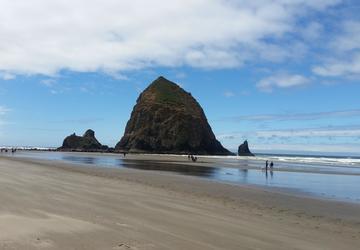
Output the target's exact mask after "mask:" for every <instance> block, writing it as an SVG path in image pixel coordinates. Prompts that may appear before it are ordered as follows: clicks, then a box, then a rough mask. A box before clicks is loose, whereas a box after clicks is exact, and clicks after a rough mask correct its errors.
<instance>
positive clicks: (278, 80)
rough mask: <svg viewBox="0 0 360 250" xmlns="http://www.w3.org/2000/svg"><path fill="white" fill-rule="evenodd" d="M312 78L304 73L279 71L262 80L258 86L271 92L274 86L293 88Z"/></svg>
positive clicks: (306, 82)
mask: <svg viewBox="0 0 360 250" xmlns="http://www.w3.org/2000/svg"><path fill="white" fill-rule="evenodd" d="M309 82H310V80H309V79H308V78H306V77H304V76H302V75H296V74H295V75H291V74H287V73H279V74H275V75H273V76H269V77H267V78H264V79H262V80H260V81H259V82H258V83H257V84H256V87H257V88H258V89H260V90H261V91H265V92H271V91H272V90H273V89H274V88H291V87H297V86H301V85H305V84H308V83H309Z"/></svg>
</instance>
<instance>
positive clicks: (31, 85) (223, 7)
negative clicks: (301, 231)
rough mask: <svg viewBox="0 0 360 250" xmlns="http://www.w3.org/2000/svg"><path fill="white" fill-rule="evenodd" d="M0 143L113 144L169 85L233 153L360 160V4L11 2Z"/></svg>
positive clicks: (2, 27) (4, 17)
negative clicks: (83, 138) (145, 99)
mask: <svg viewBox="0 0 360 250" xmlns="http://www.w3.org/2000/svg"><path fill="white" fill-rule="evenodd" d="M0 6H1V8H0V38H1V39H0V145H4V146H38V147H58V146H61V144H62V140H63V139H64V137H65V136H67V135H69V134H72V133H74V132H75V133H76V134H83V133H84V132H85V130H86V129H88V128H91V129H93V130H95V132H96V136H97V138H98V140H99V141H100V142H101V143H102V144H106V145H109V146H114V145H115V144H116V143H117V142H118V141H119V140H120V138H121V136H122V135H123V133H124V129H125V126H126V122H127V121H128V119H129V117H130V113H131V111H132V108H133V106H134V105H135V102H136V98H137V97H138V95H139V94H140V93H141V91H142V90H144V89H145V88H146V87H147V86H148V85H149V84H150V83H151V82H152V81H153V80H155V79H156V78H157V77H158V76H160V75H162V76H164V77H166V78H168V79H169V80H171V81H174V82H176V83H178V84H179V85H180V86H181V87H183V88H184V89H185V90H186V91H188V92H191V93H192V95H193V96H194V97H195V98H196V99H197V100H198V102H199V103H200V104H201V106H202V107H203V109H204V111H205V113H206V116H207V119H208V121H209V123H210V125H211V127H212V129H213V131H214V133H215V135H216V137H217V138H218V140H219V141H220V142H221V143H222V144H223V145H224V146H225V147H227V148H228V149H230V150H233V151H235V150H236V148H237V147H238V146H239V145H240V144H241V143H242V142H243V141H244V140H245V139H247V140H248V141H249V145H250V148H251V149H252V150H253V151H254V152H272V153H280V152H286V153H314V154H317V153H325V154H345V155H360V98H359V96H360V15H359V14H358V13H360V1H357V0H253V1H245V0H207V1H205V0H172V1H162V0H153V1H147V0H133V1H122V0H91V1H89V0H71V1H67V0H52V1H47V0H28V1H21V0H0Z"/></svg>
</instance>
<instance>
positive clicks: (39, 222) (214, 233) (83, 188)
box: [0, 157, 360, 249]
mask: <svg viewBox="0 0 360 250" xmlns="http://www.w3.org/2000/svg"><path fill="white" fill-rule="evenodd" d="M29 194H32V195H29ZM31 196H33V197H31ZM0 197H1V199H2V202H1V205H0V222H1V223H0V225H3V226H0V227H1V228H0V229H1V230H2V231H3V230H5V228H2V227H6V229H7V230H8V236H6V235H5V236H0V249H7V246H8V248H11V247H13V248H15V249H22V247H21V246H24V245H22V244H25V245H26V248H27V249H38V247H39V246H40V245H45V246H47V247H48V248H49V249H69V248H76V249H169V248H171V249H184V248H187V249H239V248H241V249H252V248H256V247H257V248H261V249H289V248H293V247H294V246H296V247H297V248H298V249H318V248H323V249H358V248H359V247H360V240H359V239H360V209H359V208H360V206H359V205H358V204H350V203H344V202H336V201H328V200H321V199H315V198H308V197H301V196H295V195H290V194H285V193H282V192H277V191H272V190H264V189H261V188H256V187H253V186H247V185H241V186H236V185H229V184H224V183H219V182H215V181H210V180H205V179H200V178H196V177H189V176H181V175H176V174H171V173H164V172H156V171H141V170H134V169H111V168H94V167H89V166H82V167H79V166H76V165H74V164H69V163H60V162H57V161H46V160H34V159H26V158H8V157H0ZM21 221H28V222H29V223H30V222H31V223H30V225H32V226H31V227H30V226H29V228H28V227H27V226H25V228H26V230H19V229H21V226H22V225H21V224H22V223H21ZM14 222H16V223H15V224H14ZM55 222H56V223H57V224H59V225H60V226H59V228H60V229H61V230H60V229H58V230H55V229H54V228H53V227H52V226H51V225H52V224H51V223H55ZM17 223H20V224H17ZM10 224H12V225H15V226H10ZM61 225H64V226H61ZM65 225H72V226H71V227H70V228H67V227H66V226H65ZM9 227H10V230H9ZM72 228H73V229H72ZM24 231H25V232H24ZM95 232H96V234H95ZM74 233H76V235H77V237H74V235H73V234H74ZM95 235H96V237H95ZM94 237H95V238H94ZM15 238H16V239H15ZM38 239H40V240H38ZM39 244H40V245H39ZM75 246H78V247H75Z"/></svg>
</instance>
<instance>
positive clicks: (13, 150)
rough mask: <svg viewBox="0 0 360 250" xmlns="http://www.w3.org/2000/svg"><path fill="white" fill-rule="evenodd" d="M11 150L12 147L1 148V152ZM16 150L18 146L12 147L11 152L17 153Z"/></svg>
mask: <svg viewBox="0 0 360 250" xmlns="http://www.w3.org/2000/svg"><path fill="white" fill-rule="evenodd" d="M9 150H10V149H8V148H1V149H0V152H1V153H4V152H5V153H7V152H9ZM16 150H17V149H16V148H12V149H11V153H15V152H16Z"/></svg>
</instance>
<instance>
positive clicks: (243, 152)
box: [238, 140, 254, 156]
mask: <svg viewBox="0 0 360 250" xmlns="http://www.w3.org/2000/svg"><path fill="white" fill-rule="evenodd" d="M238 155H239V156H254V154H253V153H251V152H250V149H249V145H248V142H247V141H246V140H245V141H244V143H243V144H241V145H240V146H239V149H238Z"/></svg>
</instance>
